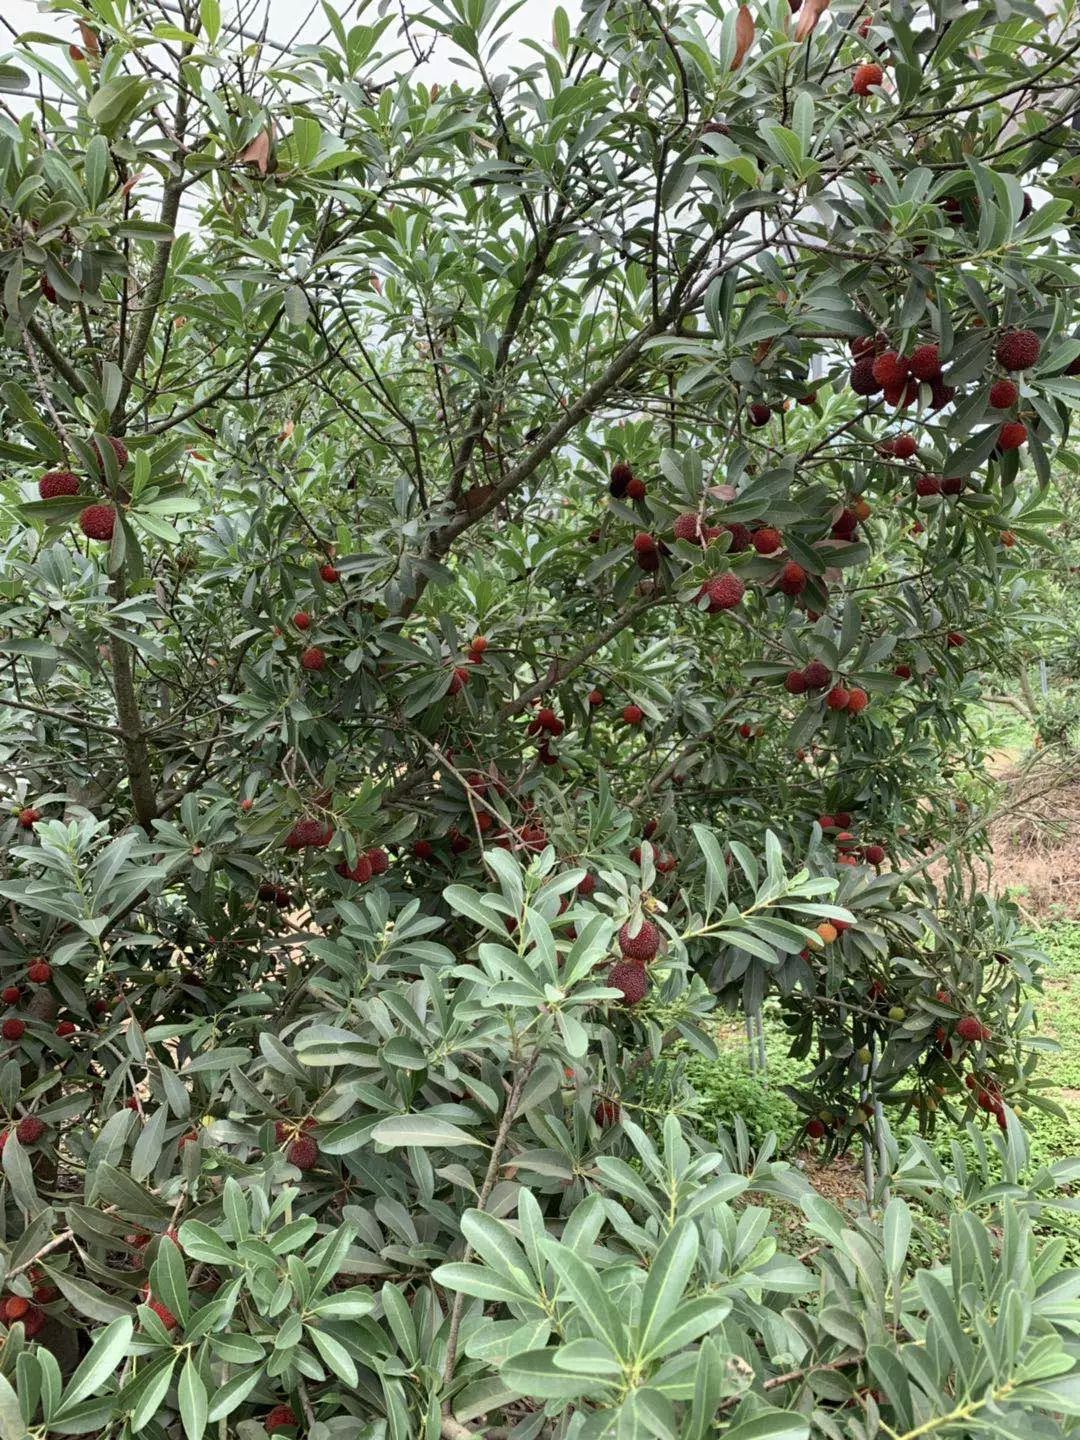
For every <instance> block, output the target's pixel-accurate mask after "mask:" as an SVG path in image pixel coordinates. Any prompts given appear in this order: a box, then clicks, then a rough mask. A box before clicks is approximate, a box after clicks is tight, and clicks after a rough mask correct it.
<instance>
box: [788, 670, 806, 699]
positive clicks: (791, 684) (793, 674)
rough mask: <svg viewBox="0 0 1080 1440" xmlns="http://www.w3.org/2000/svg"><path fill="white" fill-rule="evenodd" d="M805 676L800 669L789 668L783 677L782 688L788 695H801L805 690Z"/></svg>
mask: <svg viewBox="0 0 1080 1440" xmlns="http://www.w3.org/2000/svg"><path fill="white" fill-rule="evenodd" d="M806 688H807V687H806V676H805V675H804V674H803V672H802V671H801V670H789V671H788V673H787V675H786V676H785V677H784V689H785V690H786V691H787V692H788V694H789V695H802V694H804V693H805V691H806Z"/></svg>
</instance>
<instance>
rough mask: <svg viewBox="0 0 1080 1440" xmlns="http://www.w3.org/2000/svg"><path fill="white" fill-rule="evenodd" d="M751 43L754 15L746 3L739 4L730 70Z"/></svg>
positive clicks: (738, 62)
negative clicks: (733, 54) (733, 55)
mask: <svg viewBox="0 0 1080 1440" xmlns="http://www.w3.org/2000/svg"><path fill="white" fill-rule="evenodd" d="M826 3H827V0H826ZM753 43H754V17H753V16H752V15H751V14H750V7H749V6H748V5H740V6H739V15H738V18H737V19H736V21H735V58H734V60H732V62H731V68H732V70H738V68H739V66H740V65H741V64H742V62H743V61H744V60H745V59H746V52H747V51H748V50H749V49H750V46H751V45H752V44H753Z"/></svg>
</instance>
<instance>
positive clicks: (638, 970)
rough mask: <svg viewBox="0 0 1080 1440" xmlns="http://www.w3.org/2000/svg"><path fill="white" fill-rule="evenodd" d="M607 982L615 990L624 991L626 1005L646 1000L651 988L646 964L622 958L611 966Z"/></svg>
mask: <svg viewBox="0 0 1080 1440" xmlns="http://www.w3.org/2000/svg"><path fill="white" fill-rule="evenodd" d="M607 983H608V984H609V985H610V986H611V987H612V988H613V989H614V990H621V991H622V996H623V1003H624V1004H626V1005H636V1004H637V1003H638V1001H639V1000H644V998H645V996H646V994H647V993H648V989H649V977H648V976H647V975H646V973H645V967H644V965H639V964H637V963H636V962H633V961H629V960H622V961H620V962H619V964H618V965H613V966H612V967H611V970H610V971H609V973H608V978H607Z"/></svg>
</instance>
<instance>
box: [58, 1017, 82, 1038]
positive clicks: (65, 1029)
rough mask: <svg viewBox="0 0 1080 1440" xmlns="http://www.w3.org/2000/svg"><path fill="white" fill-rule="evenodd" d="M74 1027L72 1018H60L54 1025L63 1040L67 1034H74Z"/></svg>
mask: <svg viewBox="0 0 1080 1440" xmlns="http://www.w3.org/2000/svg"><path fill="white" fill-rule="evenodd" d="M76 1028H77V1027H76V1025H75V1022H74V1020H61V1021H60V1024H59V1025H57V1027H56V1033H57V1035H58V1036H59V1037H60V1039H61V1040H63V1039H65V1038H66V1037H67V1036H68V1035H74V1034H75V1030H76Z"/></svg>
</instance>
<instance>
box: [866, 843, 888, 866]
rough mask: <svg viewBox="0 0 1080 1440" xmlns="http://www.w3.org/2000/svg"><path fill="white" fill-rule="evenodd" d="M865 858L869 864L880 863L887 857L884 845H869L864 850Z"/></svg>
mask: <svg viewBox="0 0 1080 1440" xmlns="http://www.w3.org/2000/svg"><path fill="white" fill-rule="evenodd" d="M863 859H864V860H865V861H866V863H867V864H868V865H880V864H881V862H882V861H883V860H884V859H885V847H884V846H883V845H867V846H866V848H865V849H864V850H863Z"/></svg>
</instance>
